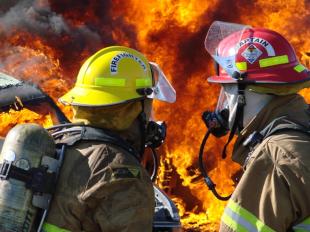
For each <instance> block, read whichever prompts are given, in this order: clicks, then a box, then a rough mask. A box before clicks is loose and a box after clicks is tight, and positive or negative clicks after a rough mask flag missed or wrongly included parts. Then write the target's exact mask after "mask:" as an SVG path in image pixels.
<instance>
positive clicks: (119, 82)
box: [95, 77, 126, 87]
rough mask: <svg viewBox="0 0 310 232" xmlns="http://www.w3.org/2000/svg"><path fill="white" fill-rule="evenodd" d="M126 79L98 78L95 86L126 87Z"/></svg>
mask: <svg viewBox="0 0 310 232" xmlns="http://www.w3.org/2000/svg"><path fill="white" fill-rule="evenodd" d="M125 84H126V79H116V78H105V77H102V78H96V79H95V85H100V86H112V87H113V86H125Z"/></svg>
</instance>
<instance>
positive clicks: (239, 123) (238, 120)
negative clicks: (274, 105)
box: [222, 72, 246, 159]
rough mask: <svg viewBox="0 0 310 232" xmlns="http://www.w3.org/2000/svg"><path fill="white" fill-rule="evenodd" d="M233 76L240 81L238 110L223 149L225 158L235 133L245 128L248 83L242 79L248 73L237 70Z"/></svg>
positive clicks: (238, 83)
mask: <svg viewBox="0 0 310 232" xmlns="http://www.w3.org/2000/svg"><path fill="white" fill-rule="evenodd" d="M237 75H238V76H237ZM233 76H237V79H238V81H237V86H238V96H237V110H236V117H235V120H234V123H233V125H232V128H231V130H230V134H229V137H228V140H227V142H226V144H225V145H224V148H223V151H222V158H223V159H225V158H226V156H227V154H226V150H227V147H228V145H229V144H230V142H231V140H232V139H233V137H234V135H235V134H236V132H237V130H238V131H241V130H242V129H243V115H244V106H245V104H246V102H245V87H246V84H245V83H244V82H243V81H242V80H243V78H245V77H246V73H237V72H235V73H234V74H233Z"/></svg>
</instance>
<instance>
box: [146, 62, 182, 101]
mask: <svg viewBox="0 0 310 232" xmlns="http://www.w3.org/2000/svg"><path fill="white" fill-rule="evenodd" d="M149 64H150V66H151V69H152V73H153V80H154V83H155V84H154V86H153V87H152V90H153V92H152V93H151V94H150V95H148V96H147V97H148V98H152V99H158V100H161V101H165V102H169V103H173V102H175V100H176V92H175V89H174V88H173V87H172V85H171V84H170V82H169V80H168V79H167V77H166V76H165V74H164V72H163V71H162V70H161V68H160V67H159V65H158V64H156V63H153V62H150V63H149Z"/></svg>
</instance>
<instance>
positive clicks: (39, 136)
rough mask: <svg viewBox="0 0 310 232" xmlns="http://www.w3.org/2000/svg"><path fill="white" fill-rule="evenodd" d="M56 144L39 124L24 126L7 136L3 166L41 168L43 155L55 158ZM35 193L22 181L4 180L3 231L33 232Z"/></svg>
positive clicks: (0, 157) (0, 200)
mask: <svg viewBox="0 0 310 232" xmlns="http://www.w3.org/2000/svg"><path fill="white" fill-rule="evenodd" d="M55 152H56V151H55V143H54V140H53V138H52V137H51V136H50V135H49V134H48V132H47V131H46V130H45V129H44V128H43V127H41V126H39V125H37V124H30V123H29V124H20V125H17V126H15V127H14V128H13V129H11V130H10V131H9V133H8V134H7V136H6V138H5V141H4V144H3V148H2V151H1V154H0V163H9V164H12V165H15V166H17V167H19V168H22V169H24V170H29V169H30V168H32V167H39V166H40V164H41V160H42V158H43V156H49V157H53V156H54V155H55ZM32 197H33V193H32V191H31V190H30V189H27V188H26V184H25V183H24V182H22V181H19V180H16V179H13V178H5V176H2V178H1V180H0V231H5V232H13V231H14V232H30V231H32V230H33V226H34V220H35V217H36V214H37V208H36V207H34V206H33V205H32Z"/></svg>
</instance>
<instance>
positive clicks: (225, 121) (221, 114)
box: [202, 84, 238, 137]
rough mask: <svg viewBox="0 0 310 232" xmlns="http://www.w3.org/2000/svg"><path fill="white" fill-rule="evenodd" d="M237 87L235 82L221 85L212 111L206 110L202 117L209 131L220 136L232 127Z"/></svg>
mask: <svg viewBox="0 0 310 232" xmlns="http://www.w3.org/2000/svg"><path fill="white" fill-rule="evenodd" d="M237 100H238V87H237V85H235V84H224V85H222V88H221V91H220V95H219V98H218V102H217V106H216V108H215V111H214V112H210V111H206V112H204V113H203V115H202V119H203V121H204V122H205V124H206V125H207V127H208V129H209V130H210V131H211V133H212V134H213V135H214V136H216V137H222V136H224V135H226V134H227V133H228V131H229V130H230V129H231V128H232V126H233V124H234V121H235V117H236V112H237V105H238V101H237Z"/></svg>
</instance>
